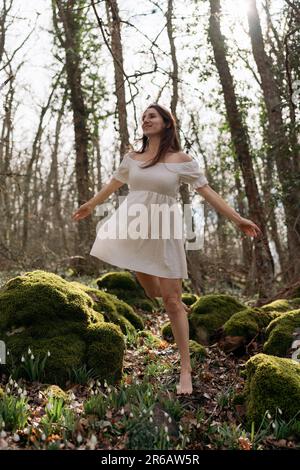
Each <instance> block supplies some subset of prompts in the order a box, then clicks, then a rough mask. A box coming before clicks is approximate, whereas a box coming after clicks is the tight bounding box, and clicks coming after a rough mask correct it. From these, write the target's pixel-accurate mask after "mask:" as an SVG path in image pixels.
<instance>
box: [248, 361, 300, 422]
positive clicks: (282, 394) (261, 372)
mask: <svg viewBox="0 0 300 470" xmlns="http://www.w3.org/2000/svg"><path fill="white" fill-rule="evenodd" d="M245 368H246V376H247V380H246V383H245V389H244V395H245V397H246V413H247V419H248V422H249V424H251V422H252V421H254V422H255V423H256V426H258V425H260V423H261V421H262V419H263V417H264V415H265V413H266V411H267V410H268V411H269V412H270V413H271V415H273V416H274V414H275V412H276V409H277V408H280V409H281V410H282V412H283V418H284V419H286V420H289V419H291V418H293V417H294V416H295V415H296V413H298V412H299V403H300V365H299V364H298V363H297V362H296V361H293V360H292V359H284V358H279V357H275V356H268V355H266V354H257V355H255V356H253V357H251V359H249V361H248V362H247V363H246V365H245Z"/></svg>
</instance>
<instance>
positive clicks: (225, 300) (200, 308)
mask: <svg viewBox="0 0 300 470" xmlns="http://www.w3.org/2000/svg"><path fill="white" fill-rule="evenodd" d="M243 309H245V306H244V305H243V304H241V303H240V302H239V301H238V300H236V299H235V298H234V297H232V296H231V295H226V294H209V295H203V296H202V297H200V298H199V299H198V300H197V301H196V302H195V303H194V304H193V305H192V306H191V314H190V315H189V317H188V318H189V324H190V336H191V339H194V340H196V341H197V342H198V343H200V344H203V345H207V344H209V343H210V341H211V340H212V339H213V336H214V334H215V333H216V331H217V330H218V329H219V328H221V327H222V326H223V325H224V323H225V322H226V321H227V320H229V318H230V317H231V316H232V315H234V314H235V313H236V312H238V311H240V310H243Z"/></svg>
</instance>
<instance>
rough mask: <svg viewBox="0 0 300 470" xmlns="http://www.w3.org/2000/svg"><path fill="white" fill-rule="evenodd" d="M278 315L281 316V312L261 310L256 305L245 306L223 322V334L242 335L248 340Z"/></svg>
mask: <svg viewBox="0 0 300 470" xmlns="http://www.w3.org/2000/svg"><path fill="white" fill-rule="evenodd" d="M278 316H281V313H277V312H274V311H272V310H270V311H268V310H263V309H261V308H258V307H254V308H246V309H244V310H241V311H240V312H237V313H235V314H234V315H232V317H231V318H230V319H229V320H228V321H227V322H226V323H225V324H224V326H223V329H224V334H225V335H226V336H243V337H244V338H245V339H246V340H249V341H250V340H251V339H252V338H254V336H256V335H257V334H258V333H259V332H260V331H261V330H262V329H263V328H266V327H267V326H268V324H269V323H270V322H271V321H272V320H273V319H274V318H277V317H278Z"/></svg>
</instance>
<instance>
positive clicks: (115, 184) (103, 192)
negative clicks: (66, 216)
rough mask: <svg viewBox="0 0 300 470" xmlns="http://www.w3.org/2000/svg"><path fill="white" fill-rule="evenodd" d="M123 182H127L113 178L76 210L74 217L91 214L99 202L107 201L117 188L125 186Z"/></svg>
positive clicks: (78, 218)
mask: <svg viewBox="0 0 300 470" xmlns="http://www.w3.org/2000/svg"><path fill="white" fill-rule="evenodd" d="M123 184H125V183H122V181H119V180H117V179H115V178H112V179H111V180H110V182H109V183H107V184H105V185H104V186H103V188H101V189H100V191H99V192H98V193H97V194H95V196H93V197H92V198H91V199H89V200H88V201H87V202H86V203H84V204H82V205H81V206H80V207H79V208H78V209H77V210H76V211H75V212H73V214H72V219H73V220H80V219H84V218H85V217H87V216H88V215H90V214H91V212H92V211H93V210H94V209H95V207H96V206H97V205H98V204H101V203H102V202H104V201H106V199H107V198H108V197H109V196H110V195H111V194H112V193H114V192H115V191H116V190H117V189H119V188H120V187H121V186H123Z"/></svg>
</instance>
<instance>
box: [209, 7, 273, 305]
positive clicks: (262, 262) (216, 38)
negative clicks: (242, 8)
mask: <svg viewBox="0 0 300 470" xmlns="http://www.w3.org/2000/svg"><path fill="white" fill-rule="evenodd" d="M210 9H211V15H210V19H209V37H210V41H211V44H212V47H213V51H214V56H215V61H216V66H217V69H218V73H219V77H220V81H221V85H222V89H223V94H224V100H225V107H226V113H227V118H228V122H229V126H230V132H231V138H232V141H233V145H234V149H235V152H236V156H237V159H238V162H239V165H240V168H241V171H242V175H243V179H244V184H245V192H246V196H247V199H248V205H249V215H250V218H251V219H252V220H253V221H254V222H256V223H257V224H258V225H259V227H260V228H261V231H262V238H261V239H259V240H256V239H254V240H253V243H254V253H255V281H256V282H255V284H254V286H253V289H255V290H256V291H257V292H258V294H259V297H260V298H262V297H267V296H269V295H270V294H271V292H272V290H273V278H274V263H273V259H272V255H271V252H270V247H269V244H268V237H267V231H266V222H265V215H264V211H263V208H262V205H261V200H260V196H259V192H258V188H257V183H256V179H255V174H254V169H253V164H252V156H251V155H250V149H249V144H248V134H247V129H246V128H245V125H244V123H243V119H242V116H241V113H240V111H239V109H238V106H237V99H236V95H235V89H234V84H233V78H232V75H231V72H230V69H229V65H228V62H227V57H226V47H225V40H224V37H223V36H222V33H221V27H220V14H221V8H220V0H210Z"/></svg>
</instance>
